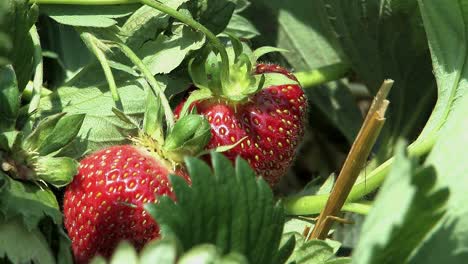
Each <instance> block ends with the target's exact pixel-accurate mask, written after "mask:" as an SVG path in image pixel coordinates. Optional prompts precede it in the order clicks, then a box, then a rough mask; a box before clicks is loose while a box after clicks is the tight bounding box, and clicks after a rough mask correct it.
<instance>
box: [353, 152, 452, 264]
mask: <svg viewBox="0 0 468 264" xmlns="http://www.w3.org/2000/svg"><path fill="white" fill-rule="evenodd" d="M448 197H449V190H448V189H447V188H441V187H440V185H439V186H438V185H436V173H435V171H434V169H433V168H431V167H426V168H423V169H417V167H416V164H415V162H414V161H413V160H410V159H408V158H407V157H406V156H405V154H404V146H403V144H399V146H398V147H397V154H396V157H395V162H394V163H393V167H392V170H391V171H390V173H389V175H388V176H387V178H386V180H385V182H384V184H383V186H382V189H381V190H380V192H379V194H378V196H377V199H376V201H375V202H374V207H373V209H372V210H371V212H370V214H369V215H368V216H367V218H366V221H365V222H364V226H363V228H362V235H361V238H360V241H359V244H358V246H357V248H356V250H355V252H354V253H353V263H408V262H409V259H410V256H411V255H412V254H413V252H414V251H415V249H417V248H418V247H419V246H420V245H421V243H422V242H423V240H424V238H425V237H426V236H427V234H428V233H429V232H431V230H432V229H433V228H434V226H435V225H436V224H437V223H438V222H439V220H440V219H441V218H442V217H443V216H444V214H445V212H446V209H447V208H446V202H447V199H448ZM415 223H417V224H415Z"/></svg>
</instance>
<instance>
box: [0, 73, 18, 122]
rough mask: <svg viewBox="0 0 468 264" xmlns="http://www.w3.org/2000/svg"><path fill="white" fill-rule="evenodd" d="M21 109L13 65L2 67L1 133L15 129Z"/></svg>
mask: <svg viewBox="0 0 468 264" xmlns="http://www.w3.org/2000/svg"><path fill="white" fill-rule="evenodd" d="M19 107H20V94H19V90H18V83H17V82H16V75H15V71H14V70H13V67H12V66H11V65H6V66H0V113H1V115H0V131H2V130H4V129H7V130H8V129H12V128H14V127H15V123H16V117H17V116H18V111H19Z"/></svg>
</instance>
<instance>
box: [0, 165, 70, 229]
mask: <svg viewBox="0 0 468 264" xmlns="http://www.w3.org/2000/svg"><path fill="white" fill-rule="evenodd" d="M0 216H3V217H4V218H5V219H10V218H12V217H20V219H22V220H23V222H24V224H25V226H26V227H27V229H28V230H32V229H34V228H35V227H36V226H37V224H38V223H39V221H40V220H41V219H42V218H43V217H44V216H49V217H50V218H51V219H52V220H53V221H54V223H56V224H61V223H62V214H61V213H60V210H59V205H58V203H57V200H56V198H55V195H54V194H53V193H52V191H50V190H49V189H48V188H45V187H42V186H38V185H35V184H33V183H30V182H21V181H17V180H13V179H11V178H10V177H9V176H7V175H5V174H4V173H3V172H0Z"/></svg>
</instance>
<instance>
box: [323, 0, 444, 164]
mask: <svg viewBox="0 0 468 264" xmlns="http://www.w3.org/2000/svg"><path fill="white" fill-rule="evenodd" d="M399 2H401V1H387V0H374V1H346V0H324V1H323V3H322V5H324V6H327V8H325V11H326V14H328V16H329V17H330V22H331V24H332V26H333V29H334V31H335V32H336V34H337V35H338V40H339V42H340V43H341V46H342V49H343V52H344V54H345V55H346V57H347V58H348V60H347V62H348V63H349V64H350V65H351V68H352V69H353V70H354V71H355V72H356V74H357V75H358V76H359V78H361V79H362V82H363V83H365V84H366V85H367V88H368V89H369V91H370V93H371V94H372V95H375V94H376V92H377V90H378V89H379V87H380V85H381V83H382V82H383V80H384V79H386V78H391V79H393V80H394V81H395V85H394V86H393V88H392V90H391V92H390V94H389V96H388V99H389V101H390V102H391V105H392V106H391V107H389V110H388V111H387V112H388V113H387V120H386V124H385V127H384V128H383V129H382V132H381V135H382V136H381V145H382V146H385V147H382V148H380V153H379V154H380V155H379V156H381V158H387V157H388V156H390V155H391V153H392V150H393V147H394V146H395V142H396V140H397V139H398V138H399V137H404V138H407V139H411V140H412V139H414V138H416V137H417V135H418V134H419V132H420V127H422V126H423V125H424V122H425V114H426V113H427V112H429V111H430V109H431V107H432V100H433V99H434V97H435V92H436V90H435V80H434V78H433V77H434V76H433V73H432V68H431V65H430V61H429V59H430V55H429V50H428V46H427V42H426V35H425V33H424V28H423V27H421V16H420V14H419V10H418V7H417V2H416V1H407V4H406V5H405V6H404V7H403V6H402V5H401V4H399ZM383 10H384V11H383ZM363 58H366V59H363ZM416 87H417V88H416Z"/></svg>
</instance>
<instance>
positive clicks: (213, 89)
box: [175, 40, 307, 186]
mask: <svg viewBox="0 0 468 264" xmlns="http://www.w3.org/2000/svg"><path fill="white" fill-rule="evenodd" d="M234 41H235V40H234ZM234 46H236V45H235V44H234ZM239 46H241V44H238V45H237V47H239ZM245 49H246V48H245V47H244V50H245ZM248 52H249V50H248V49H247V54H249V53H248ZM233 53H235V52H231V53H230V54H231V55H232V54H233ZM260 55H261V53H260ZM260 55H258V56H260ZM236 56H237V57H234V59H233V58H232V56H231V58H230V60H229V62H230V67H229V71H228V72H229V74H230V75H229V78H228V79H227V80H224V79H223V78H225V77H223V76H222V74H223V71H222V69H218V68H217V67H218V66H217V65H222V64H221V63H217V61H216V57H214V56H211V57H208V58H207V59H206V61H205V62H204V63H203V62H196V64H195V63H194V62H193V61H192V64H191V67H192V70H191V74H192V78H193V80H194V82H195V85H196V86H197V87H198V88H199V90H195V91H193V92H192V93H191V95H190V96H189V97H188V99H187V100H185V101H183V102H182V103H181V104H179V105H178V106H177V107H176V109H175V115H176V116H179V115H182V116H183V114H184V113H185V112H186V111H187V110H188V109H191V108H194V107H195V108H196V110H197V113H199V114H201V115H203V116H205V117H206V118H207V119H208V122H209V123H210V125H211V134H212V137H211V140H210V142H209V144H208V145H207V148H208V149H213V148H217V147H220V146H226V145H233V144H236V143H238V144H237V145H236V146H235V147H233V148H231V149H229V150H227V151H225V152H224V154H225V155H226V156H227V157H228V158H230V159H231V160H232V161H234V159H235V158H236V157H237V156H241V157H242V158H243V159H245V160H247V161H248V162H249V164H250V166H251V167H252V168H253V169H254V170H255V171H256V173H257V174H258V175H260V176H262V177H263V178H264V179H265V180H266V181H267V182H268V183H270V185H272V186H273V185H275V184H276V183H277V182H278V181H279V180H280V178H281V177H282V176H283V175H284V174H285V173H286V172H287V170H288V168H289V167H290V166H291V164H292V162H293V160H294V157H295V155H296V148H297V147H298V145H299V143H300V141H301V140H302V138H303V135H304V127H305V123H306V113H307V100H306V98H305V95H304V91H303V90H302V88H301V86H300V84H299V83H298V81H297V79H296V77H295V76H294V75H293V74H292V73H291V72H289V71H287V70H286V69H285V68H283V67H281V66H279V65H276V64H263V63H256V62H255V61H254V60H252V58H255V57H256V56H255V52H253V54H249V55H246V54H243V53H240V52H239V51H237V55H236ZM247 58H249V59H247ZM199 65H201V66H199ZM199 67H204V68H201V69H200V68H199ZM225 72H226V71H225ZM203 75H206V76H205V77H204V76H203Z"/></svg>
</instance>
